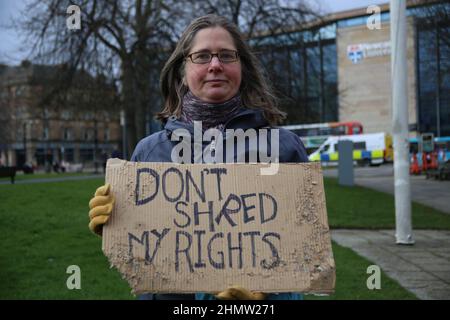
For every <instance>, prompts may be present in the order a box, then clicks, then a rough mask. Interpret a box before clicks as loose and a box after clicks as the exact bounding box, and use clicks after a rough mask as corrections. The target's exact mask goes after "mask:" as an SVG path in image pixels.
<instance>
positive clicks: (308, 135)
mask: <svg viewBox="0 0 450 320" xmlns="http://www.w3.org/2000/svg"><path fill="white" fill-rule="evenodd" d="M282 128H284V129H287V130H291V131H292V132H294V133H295V134H297V135H298V136H299V137H300V138H301V139H302V141H303V144H304V145H305V147H306V150H307V151H308V154H310V153H311V152H313V151H314V150H316V149H317V148H318V147H319V146H320V145H321V144H322V143H323V142H325V140H326V139H327V138H328V137H329V136H344V135H351V134H361V133H363V126H362V124H361V123H360V122H358V121H346V122H327V123H311V124H296V125H288V126H283V127H282Z"/></svg>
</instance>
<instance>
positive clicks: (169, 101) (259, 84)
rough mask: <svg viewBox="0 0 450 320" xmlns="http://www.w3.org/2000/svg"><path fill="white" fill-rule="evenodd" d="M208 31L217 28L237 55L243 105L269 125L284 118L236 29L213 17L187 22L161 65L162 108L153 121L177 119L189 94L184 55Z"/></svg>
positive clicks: (226, 22) (225, 21)
mask: <svg viewBox="0 0 450 320" xmlns="http://www.w3.org/2000/svg"><path fill="white" fill-rule="evenodd" d="M212 27H221V28H224V29H225V30H227V31H228V32H229V33H230V35H231V37H232V38H233V41H234V44H235V46H236V48H237V51H238V52H239V59H240V60H241V65H242V81H241V86H240V88H239V91H240V94H241V99H242V103H243V105H244V106H246V107H248V108H253V109H261V110H263V111H264V117H265V118H266V119H267V121H268V122H269V123H270V124H271V125H275V124H277V123H279V122H281V121H282V120H283V119H284V118H285V117H286V113H284V112H283V111H281V110H280V109H278V106H277V99H276V97H275V95H274V93H273V91H272V88H271V87H270V85H269V84H268V82H267V80H266V78H265V77H264V75H263V72H262V70H263V69H262V67H261V65H260V63H259V61H258V59H257V58H256V57H255V55H254V54H253V53H252V51H251V49H250V47H249V46H248V45H247V43H246V42H245V41H244V38H243V36H242V35H241V33H240V31H239V30H238V28H237V26H236V25H235V24H234V23H232V22H230V21H228V20H227V19H225V18H223V17H220V16H217V15H214V14H209V15H206V16H203V17H200V18H197V19H195V20H194V21H192V22H191V24H190V25H189V26H188V27H187V28H186V30H185V31H184V32H183V34H182V35H181V38H180V40H179V41H178V43H177V46H176V48H175V50H174V51H173V53H172V55H171V56H170V58H169V60H167V62H166V64H165V65H164V67H163V69H162V71H161V78H160V86H161V92H162V95H163V99H164V108H163V110H162V111H161V112H159V113H158V114H157V115H156V118H157V119H158V120H161V121H163V122H165V121H167V118H169V117H170V116H171V115H176V116H180V114H181V107H182V101H183V96H184V95H185V94H186V92H187V91H188V90H189V88H188V87H187V86H186V85H185V84H184V83H183V78H184V68H185V58H186V55H187V54H188V53H189V51H190V50H191V48H192V43H193V40H194V37H195V35H196V34H197V32H198V31H199V30H202V29H205V28H212Z"/></svg>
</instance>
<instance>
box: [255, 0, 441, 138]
mask: <svg viewBox="0 0 450 320" xmlns="http://www.w3.org/2000/svg"><path fill="white" fill-rule="evenodd" d="M436 13H438V17H437V18H434V17H433V15H434V14H436ZM441 13H445V14H441ZM407 15H408V16H413V17H414V20H415V32H416V50H417V53H416V62H415V63H416V74H417V88H416V90H417V92H416V93H417V106H416V110H417V126H416V128H417V131H418V132H419V133H424V132H432V133H434V134H435V135H436V136H450V40H449V39H450V25H449V23H450V22H449V15H450V4H448V3H446V4H442V3H441V4H437V5H432V6H426V7H415V8H409V9H407ZM367 17H368V16H359V17H352V18H348V19H342V20H339V21H337V22H335V23H332V24H329V25H327V26H324V27H322V28H320V29H318V30H314V31H311V30H308V31H303V32H294V33H291V34H283V35H278V36H270V37H265V38H257V39H252V40H251V42H250V44H251V45H252V46H253V47H254V48H255V51H256V52H257V54H258V56H259V58H260V61H261V62H262V65H263V66H264V67H265V68H266V71H267V73H268V76H269V78H270V79H271V82H272V84H273V86H274V87H275V89H276V92H277V94H278V96H279V97H280V104H281V108H282V109H283V110H284V111H286V112H288V119H287V122H286V123H287V124H296V123H317V122H330V121H338V120H339V112H338V108H339V106H338V90H337V87H338V86H337V78H338V77H337V52H336V29H339V28H347V27H354V26H359V25H365V24H366V23H367ZM442 17H443V18H442ZM380 20H381V22H387V23H389V21H390V15H389V12H383V13H381V15H380ZM429 21H433V23H432V24H431V25H430V23H429Z"/></svg>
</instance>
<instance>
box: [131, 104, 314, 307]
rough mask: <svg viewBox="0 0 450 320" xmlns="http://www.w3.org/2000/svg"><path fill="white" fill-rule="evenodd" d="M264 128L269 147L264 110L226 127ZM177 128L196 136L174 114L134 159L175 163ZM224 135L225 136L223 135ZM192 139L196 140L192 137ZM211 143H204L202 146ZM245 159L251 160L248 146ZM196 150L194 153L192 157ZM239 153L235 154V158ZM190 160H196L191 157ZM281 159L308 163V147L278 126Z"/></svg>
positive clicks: (288, 296)
mask: <svg viewBox="0 0 450 320" xmlns="http://www.w3.org/2000/svg"><path fill="white" fill-rule="evenodd" d="M251 128H253V129H256V130H257V129H262V128H268V131H269V134H268V137H269V138H268V146H267V149H268V150H270V128H269V124H268V122H267V120H266V119H265V118H264V116H263V113H262V111H260V110H254V109H246V108H244V109H242V111H241V112H239V113H238V114H237V115H235V116H234V117H233V118H232V119H230V120H229V121H228V122H227V123H226V124H225V127H224V129H223V130H226V129H243V130H246V129H251ZM176 129H186V130H188V131H189V132H190V134H191V136H192V137H193V136H194V129H193V126H192V125H188V124H186V123H184V122H182V121H180V120H178V119H176V117H174V116H172V117H170V118H169V119H168V121H167V123H166V125H165V126H164V130H162V131H159V132H156V133H154V134H152V135H150V136H148V137H146V138H144V139H142V140H141V141H139V143H138V144H137V146H136V149H135V150H134V152H133V155H132V156H131V161H138V162H172V158H171V153H172V148H173V147H174V146H175V145H176V144H178V143H179V141H171V136H172V133H173V131H174V130H176ZM224 136H225V135H224ZM192 140H193V139H192ZM208 144H209V142H203V149H204V148H205V147H206V146H207V145H208ZM245 152H246V158H245V159H248V154H247V153H248V145H247V144H246V148H245ZM193 154H194V152H192V156H193ZM237 156H238V155H237V154H236V155H235V158H236V157H237ZM191 160H192V161H191V162H194V161H193V159H191ZM279 162H280V163H282V162H308V156H307V154H306V150H305V147H304V145H303V143H302V141H301V140H300V138H299V137H298V136H297V135H296V134H294V133H293V132H291V131H288V130H285V129H281V128H280V129H279ZM213 298H214V296H213V295H209V294H202V293H197V294H196V295H193V294H192V295H188V294H143V295H141V296H139V299H143V300H144V299H145V300H147V299H149V300H184V299H202V300H203V299H213ZM267 298H268V299H269V300H301V299H303V297H302V295H301V294H298V293H280V294H269V295H268V297H267Z"/></svg>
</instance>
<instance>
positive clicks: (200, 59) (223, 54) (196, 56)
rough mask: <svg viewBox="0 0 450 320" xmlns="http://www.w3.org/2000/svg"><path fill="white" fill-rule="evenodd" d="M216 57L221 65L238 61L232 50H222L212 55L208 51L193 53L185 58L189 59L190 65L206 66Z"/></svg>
mask: <svg viewBox="0 0 450 320" xmlns="http://www.w3.org/2000/svg"><path fill="white" fill-rule="evenodd" d="M214 56H216V57H217V59H219V61H220V62H222V63H232V62H236V61H238V57H239V54H238V52H237V51H234V50H222V51H219V52H218V53H212V52H209V51H200V52H194V53H191V54H190V55H188V56H187V57H186V58H190V59H191V61H192V63H196V64H206V63H210V62H211V60H212V58H213V57H214Z"/></svg>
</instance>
